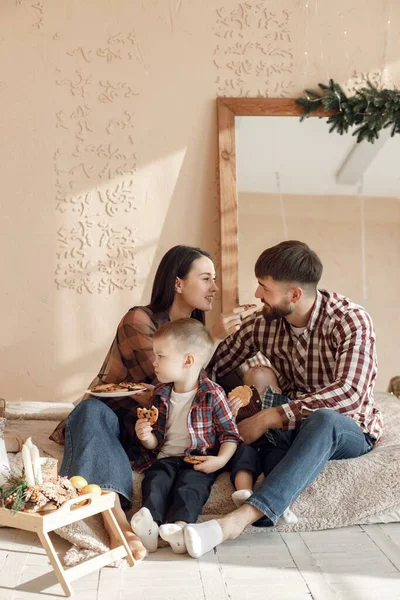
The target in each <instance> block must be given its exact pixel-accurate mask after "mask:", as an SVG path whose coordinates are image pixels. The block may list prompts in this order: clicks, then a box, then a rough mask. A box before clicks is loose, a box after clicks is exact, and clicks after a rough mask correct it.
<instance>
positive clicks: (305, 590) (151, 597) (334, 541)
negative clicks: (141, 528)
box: [0, 523, 400, 600]
mask: <svg viewBox="0 0 400 600" xmlns="http://www.w3.org/2000/svg"><path fill="white" fill-rule="evenodd" d="M53 540H54V541H55V545H56V548H57V550H58V551H59V552H60V553H62V552H63V551H65V550H66V549H67V548H68V545H67V543H66V542H64V540H62V539H61V538H59V537H58V536H56V535H53ZM72 585H73V588H74V591H75V597H77V598H79V600H108V599H109V598H113V599H121V600H125V599H128V598H129V599H132V600H142V599H143V600H186V599H187V600H211V599H212V600H228V599H229V600H250V599H251V600H254V599H257V598H260V599H263V600H264V599H266V598H270V599H271V600H302V599H306V598H307V599H310V598H313V599H314V600H331V599H333V598H335V599H343V600H370V599H371V600H372V599H373V600H386V599H387V600H396V599H400V523H395V524H390V525H366V526H354V527H348V528H343V529H335V530H330V531H316V532H310V533H302V534H297V533H287V534H278V533H271V534H258V535H254V534H253V535H242V536H241V537H240V538H238V539H237V540H234V541H231V542H227V543H225V544H223V545H221V546H219V547H218V548H217V550H216V551H214V552H209V553H208V554H207V555H205V556H203V557H202V558H201V559H199V560H194V559H192V558H189V557H188V556H186V555H185V556H177V555H175V554H173V553H172V551H171V550H170V549H169V548H168V549H167V548H163V549H159V550H158V551H157V552H156V553H155V554H152V555H150V557H148V558H147V559H146V560H145V561H144V562H143V563H141V564H139V565H138V566H136V567H133V568H129V567H127V568H124V569H114V568H109V567H107V568H103V569H102V570H101V571H99V572H95V573H92V574H90V575H88V576H86V577H84V578H82V579H78V580H77V581H75V582H73V584H72ZM60 597H63V593H62V589H61V586H60V585H59V584H58V583H56V580H55V576H54V574H53V571H52V569H51V566H50V564H49V561H48V560H47V556H46V554H45V552H44V550H43V549H42V547H41V546H40V544H39V542H38V539H37V537H36V536H35V534H32V533H29V532H24V531H18V530H15V529H7V528H1V529H0V599H1V600H36V599H39V598H40V599H41V600H53V599H56V598H57V599H58V598H60Z"/></svg>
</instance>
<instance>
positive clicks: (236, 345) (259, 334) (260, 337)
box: [207, 290, 383, 441]
mask: <svg viewBox="0 0 400 600" xmlns="http://www.w3.org/2000/svg"><path fill="white" fill-rule="evenodd" d="M257 352H262V354H264V355H265V356H266V357H267V358H268V359H269V360H270V362H271V364H272V366H273V367H274V369H275V370H276V372H277V373H278V376H279V385H280V387H281V389H282V394H283V395H284V396H288V398H290V399H291V401H289V402H287V403H286V404H283V405H282V406H278V407H277V410H278V412H279V415H280V416H281V418H282V422H283V429H284V430H289V429H298V428H299V427H300V425H301V422H302V420H303V419H305V418H306V417H307V415H308V414H309V411H315V410H317V409H319V408H331V409H334V410H337V411H339V412H340V413H342V414H344V415H347V416H348V417H350V418H351V419H353V420H354V421H355V422H356V423H357V424H358V425H359V426H360V427H361V429H362V430H363V431H364V433H369V435H370V436H371V438H372V439H373V440H375V441H376V440H378V439H379V437H380V436H381V434H382V427H383V424H382V417H381V414H380V412H379V411H378V410H377V409H376V408H375V407H374V400H373V388H374V383H375V379H376V370H377V361H376V353H375V333H374V329H373V325H372V321H371V317H370V316H369V314H368V313H367V312H366V311H365V309H364V308H363V307H362V306H359V305H358V304H355V303H353V302H352V301H351V300H349V298H346V297H344V296H341V295H340V294H335V293H330V292H327V291H326V290H318V291H317V297H316V300H315V303H314V307H313V310H312V313H311V316H310V319H309V322H308V324H307V326H306V328H305V331H304V332H303V333H302V334H301V335H299V336H298V337H296V335H295V334H294V332H293V331H292V329H291V327H290V325H289V323H288V322H287V321H286V320H285V319H277V320H275V321H272V322H271V323H269V324H267V323H266V321H265V319H264V317H263V316H262V314H261V313H260V311H257V312H256V313H253V314H252V315H250V316H249V317H247V318H246V319H244V321H243V324H242V326H241V328H240V329H239V330H238V331H237V332H236V333H234V334H232V335H231V336H229V337H228V338H227V339H226V340H225V341H223V342H221V344H220V345H219V346H218V348H217V350H216V352H215V354H214V356H213V358H212V359H211V362H210V364H209V366H208V368H207V371H208V372H209V373H210V375H211V377H212V378H213V379H216V378H217V377H223V376H224V375H226V374H227V373H229V372H230V371H232V370H234V369H236V368H237V367H238V366H239V365H240V364H242V363H243V362H244V361H245V360H247V359H249V358H251V357H252V356H254V355H255V354H256V353H257Z"/></svg>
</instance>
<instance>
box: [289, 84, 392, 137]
mask: <svg viewBox="0 0 400 600" xmlns="http://www.w3.org/2000/svg"><path fill="white" fill-rule="evenodd" d="M318 87H319V89H320V91H319V92H316V91H314V90H304V96H302V97H300V98H298V99H297V100H296V104H297V105H298V106H300V107H301V108H302V109H303V114H302V116H301V118H300V120H301V121H303V120H304V119H305V118H307V117H309V116H310V115H312V114H313V113H314V112H316V111H317V110H318V109H321V108H322V109H323V110H324V111H325V112H330V113H333V114H331V115H330V116H329V117H328V119H327V123H328V125H330V128H329V133H331V132H332V131H336V132H337V133H339V134H340V135H343V134H344V133H347V132H348V130H349V128H351V127H353V126H355V127H356V129H355V130H354V132H353V135H354V136H356V137H357V142H362V141H363V140H367V141H368V142H371V143H374V141H375V140H377V139H378V138H379V132H380V131H381V130H382V129H386V128H388V127H390V128H391V131H390V135H391V136H392V137H393V136H394V135H396V134H397V133H400V92H399V91H398V90H389V89H381V90H380V89H378V88H377V87H376V86H374V85H373V84H372V83H371V82H370V81H368V82H367V85H366V87H363V88H361V89H359V90H357V91H356V93H355V94H354V95H353V96H347V94H346V93H345V92H344V90H343V88H342V87H341V86H340V85H339V84H338V83H336V82H335V81H334V80H333V79H330V80H329V84H328V85H325V84H323V83H319V84H318Z"/></svg>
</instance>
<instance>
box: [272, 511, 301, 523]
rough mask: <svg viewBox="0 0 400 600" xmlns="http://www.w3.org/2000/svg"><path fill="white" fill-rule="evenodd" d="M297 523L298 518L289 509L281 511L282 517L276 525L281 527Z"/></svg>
mask: <svg viewBox="0 0 400 600" xmlns="http://www.w3.org/2000/svg"><path fill="white" fill-rule="evenodd" d="M297 522H298V518H297V517H296V515H295V514H294V512H292V511H291V510H290V509H289V508H287V509H286V510H284V511H283V515H282V516H281V518H280V519H279V521H278V523H277V525H283V524H284V523H286V524H287V525H293V524H294V523H297Z"/></svg>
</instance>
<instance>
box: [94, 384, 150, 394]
mask: <svg viewBox="0 0 400 600" xmlns="http://www.w3.org/2000/svg"><path fill="white" fill-rule="evenodd" d="M145 389H147V388H146V386H145V385H143V384H142V383H128V382H122V383H99V384H98V385H94V386H93V387H92V388H91V390H90V391H91V392H95V393H96V392H98V393H104V392H106V393H110V392H112V393H115V392H127V391H129V392H138V391H140V390H145Z"/></svg>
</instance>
